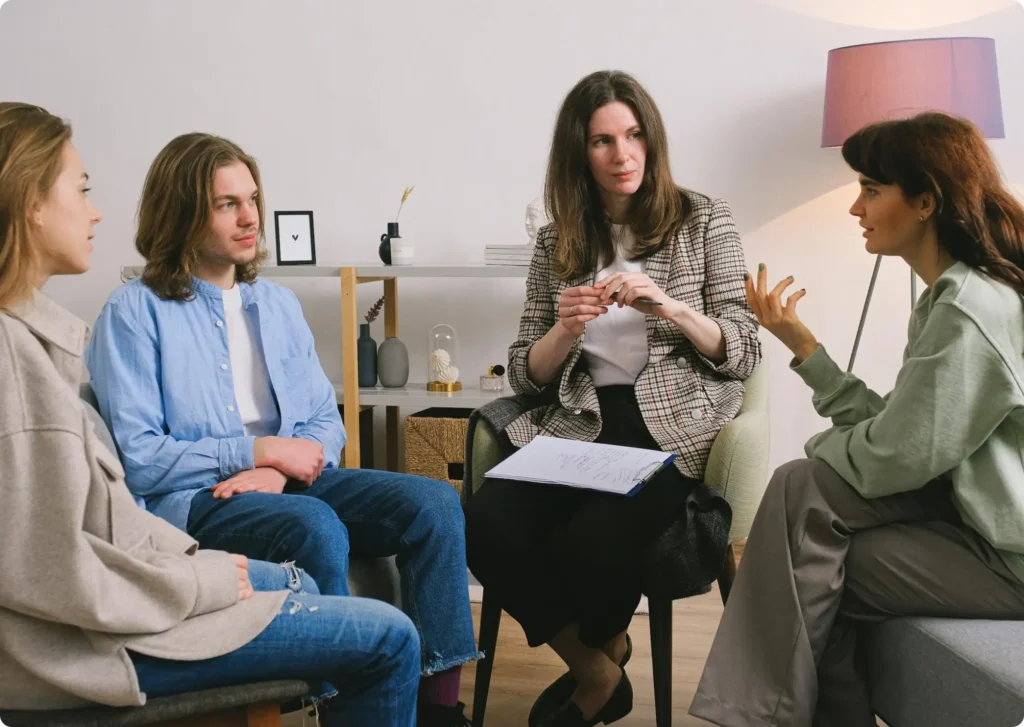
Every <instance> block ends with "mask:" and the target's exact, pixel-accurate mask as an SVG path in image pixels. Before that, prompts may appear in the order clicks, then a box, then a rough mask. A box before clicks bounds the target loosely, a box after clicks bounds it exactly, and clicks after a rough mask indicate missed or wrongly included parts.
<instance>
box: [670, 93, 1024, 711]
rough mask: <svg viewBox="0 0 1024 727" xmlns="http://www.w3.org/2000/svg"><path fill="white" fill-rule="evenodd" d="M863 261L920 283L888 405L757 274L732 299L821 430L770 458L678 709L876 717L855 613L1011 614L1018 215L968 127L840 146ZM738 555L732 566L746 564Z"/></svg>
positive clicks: (925, 119) (879, 129)
mask: <svg viewBox="0 0 1024 727" xmlns="http://www.w3.org/2000/svg"><path fill="white" fill-rule="evenodd" d="M843 157H844V158H845V159H846V161H847V163H848V164H849V165H850V166H851V167H852V168H853V169H854V171H856V172H858V174H859V176H860V185H861V192H860V195H859V196H858V198H857V200H856V202H855V203H854V205H853V207H852V208H851V209H850V213H851V214H853V215H855V216H856V217H858V218H859V219H860V224H861V227H863V228H864V237H865V238H866V240H867V242H866V248H867V251H868V252H870V253H875V254H882V255H892V256H899V257H902V258H903V259H904V260H906V261H907V263H908V264H909V265H910V267H911V268H912V269H913V270H914V272H915V273H916V274H917V275H918V276H919V277H920V278H921V279H922V280H923V281H924V282H925V283H926V284H927V286H928V288H927V290H925V292H924V293H923V294H922V295H921V297H920V299H919V300H918V301H917V304H916V305H915V307H914V311H913V314H912V316H911V319H910V326H909V334H908V344H907V348H906V351H905V353H904V360H903V366H902V368H901V369H900V372H899V374H898V376H897V377H896V385H895V387H894V388H893V390H892V392H891V393H890V394H889V395H888V396H885V397H882V396H879V395H878V394H876V393H874V392H872V391H870V390H869V389H868V388H867V387H866V386H865V385H864V383H863V382H862V381H860V380H859V379H857V378H856V377H854V376H853V375H851V374H848V373H844V372H843V371H842V370H840V369H839V367H838V366H837V365H836V364H835V363H834V362H833V361H832V359H831V358H829V356H828V354H827V353H826V351H825V349H824V348H823V347H822V346H821V345H819V343H818V341H817V340H816V339H815V337H814V336H813V335H812V334H811V332H810V331H809V330H808V329H807V327H806V326H805V325H804V324H803V323H801V322H800V319H799V318H798V317H797V313H796V303H797V301H798V300H799V299H800V298H801V297H803V295H804V291H803V290H801V291H798V292H796V293H793V294H792V295H790V296H789V297H788V299H786V300H785V301H783V299H782V295H783V293H784V292H785V290H786V289H787V288H788V287H789V286H790V285H792V283H793V280H792V279H791V278H787V279H785V280H783V281H781V282H780V283H778V284H777V285H776V286H775V287H774V288H771V289H769V287H768V284H767V271H766V270H765V269H764V266H760V268H759V270H758V274H757V282H756V285H755V283H754V281H753V280H751V279H750V277H749V276H748V277H747V297H748V300H749V301H750V304H751V306H752V307H753V309H754V312H755V314H756V315H757V318H758V320H759V322H760V323H761V325H762V326H764V327H765V328H767V329H768V330H769V331H771V332H772V333H773V334H774V335H775V336H776V337H777V338H778V339H779V340H780V341H782V342H783V343H784V344H785V345H786V346H787V347H788V348H789V349H790V350H791V351H792V352H793V355H794V359H793V362H792V364H791V366H792V368H793V370H794V371H795V372H796V373H797V374H798V375H799V376H800V377H801V378H803V380H804V381H805V382H806V383H807V384H808V386H810V387H811V389H812V390H813V401H814V406H815V408H816V409H817V411H818V413H819V414H820V415H822V416H824V417H830V418H831V419H832V427H831V428H829V429H827V430H825V431H824V432H821V433H820V434H818V435H816V436H814V437H813V438H812V439H811V440H810V441H809V442H808V443H807V445H806V453H807V455H808V457H809V459H804V460H798V461H795V462H791V463H789V464H786V465H784V466H782V467H780V468H779V469H778V470H777V471H776V472H775V475H774V477H773V478H772V481H771V483H770V484H769V486H768V490H767V492H766V493H765V497H764V500H763V501H762V503H761V507H760V509H759V510H758V514H757V518H756V519H755V521H754V525H753V527H752V529H751V533H750V538H749V541H748V547H747V550H746V553H747V555H746V557H745V558H744V563H743V565H742V567H741V568H740V571H739V574H738V577H737V579H736V583H735V585H734V587H733V589H732V592H731V594H730V597H729V603H728V606H727V607H726V609H725V614H724V616H723V618H722V623H721V625H720V627H719V630H718V634H717V636H716V637H715V642H714V645H713V647H712V649H711V654H710V656H709V658H708V662H707V665H706V667H705V670H704V675H703V677H702V680H701V683H700V686H699V688H698V690H697V694H696V696H695V698H694V701H693V704H692V705H691V708H690V712H691V713H692V714H694V715H695V716H698V717H701V718H703V719H705V720H708V721H710V722H713V723H715V724H718V725H724V726H728V727H738V726H740V725H744V726H745V725H776V724H778V725H794V726H796V727H800V726H802V725H811V724H812V723H813V724H816V725H817V724H823V725H851V726H858V727H859V726H860V725H863V726H864V727H869V726H871V727H873V726H874V725H875V716H874V714H873V712H872V709H871V704H870V699H869V696H868V692H867V688H866V681H865V674H864V673H863V665H861V664H859V663H858V662H857V660H855V658H854V656H855V647H856V632H857V628H856V627H857V625H858V624H859V623H864V622H870V621H877V620H881V619H884V618H886V617H890V616H899V615H916V616H947V617H977V618H988V619H999V618H1021V617H1024V461H1022V457H1021V444H1020V443H1021V442H1022V441H1024V388H1022V382H1024V353H1022V352H1024V301H1022V296H1024V208H1022V207H1021V205H1020V203H1019V202H1018V201H1017V200H1016V199H1014V197H1013V196H1012V195H1011V194H1010V193H1009V192H1008V191H1007V190H1006V188H1005V187H1004V186H1003V183H1002V181H1001V180H1000V176H999V173H998V171H997V168H996V165H995V163H994V161H993V159H992V157H991V155H990V153H989V151H988V148H987V147H986V145H985V141H984V140H983V139H982V137H981V135H980V134H979V133H978V131H977V130H976V129H975V128H974V126H973V125H971V124H970V123H969V122H966V121H964V120H962V119H958V118H955V117H950V116H946V115H944V114H938V113H927V114H922V115H919V116H917V117H914V118H912V119H908V120H901V121H892V122H885V123H881V124H877V125H873V126H870V127H867V128H865V129H863V130H861V131H860V132H858V133H857V134H855V135H854V136H852V137H851V138H850V139H849V140H847V141H846V143H845V144H844V145H843ZM748 561H749V562H748Z"/></svg>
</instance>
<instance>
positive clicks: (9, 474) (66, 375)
mask: <svg viewBox="0 0 1024 727" xmlns="http://www.w3.org/2000/svg"><path fill="white" fill-rule="evenodd" d="M87 335H88V327H87V326H86V325H85V324H84V323H83V322H82V321H80V320H78V319H77V318H75V317H74V316H72V315H71V314H70V313H68V312H67V311H65V310H64V309H62V308H61V307H60V306H58V305H57V304H56V303H54V302H53V301H51V300H49V299H48V298H46V297H45V296H44V295H42V294H41V293H36V294H35V295H34V297H33V299H32V300H31V301H29V302H27V303H25V304H23V305H20V306H18V307H17V308H16V309H15V310H12V311H8V312H2V311H0V709H44V708H63V707H75V706H81V705H84V704H87V703H90V702H99V703H102V704H109V705H115V706H126V705H141V704H143V703H144V702H145V695H143V694H141V693H140V691H139V685H138V680H137V679H136V675H135V669H134V667H133V666H132V662H131V659H130V658H129V655H128V650H129V649H130V650H132V651H136V652H139V653H142V654H148V655H151V656H157V657H163V658H170V659H177V660H189V661H191V660H199V659H208V658H213V657H215V656H221V655H223V654H226V653H228V652H231V651H234V650H235V649H238V648H239V647H241V646H243V645H245V644H246V643H248V642H249V641H251V640H252V639H253V638H254V637H255V636H257V635H258V634H259V633H260V632H262V631H263V629H265V628H266V627H267V625H268V624H269V623H270V622H271V621H272V620H273V619H274V617H275V616H276V615H277V614H278V612H279V610H280V607H281V604H282V603H283V602H284V599H285V597H286V595H287V594H286V593H283V592H282V593H258V594H256V595H255V597H253V598H251V599H248V600H246V601H241V602H239V601H238V576H237V572H236V569H235V566H234V564H233V562H232V561H231V559H230V557H229V556H228V555H227V554H226V553H222V552H218V551H202V550H199V551H197V550H196V548H197V543H196V542H195V541H194V540H193V539H192V538H190V537H188V536H187V535H186V534H185V533H183V532H181V531H180V530H178V529H177V528H175V527H174V526H172V525H170V524H168V523H166V522H164V521H163V520H161V519H160V518H158V517H155V516H153V515H151V514H149V513H147V512H145V511H144V510H142V509H141V508H139V507H138V506H137V505H136V504H135V501H134V500H133V499H132V497H131V495H130V494H129V492H128V489H127V487H126V486H125V483H124V471H123V470H122V469H121V464H120V462H119V461H118V458H117V456H116V454H115V453H113V452H111V451H110V450H109V449H107V447H106V446H105V445H104V444H103V443H102V442H101V440H100V439H99V437H98V435H97V433H96V430H95V429H94V424H93V421H94V420H93V418H92V417H91V416H90V415H89V413H88V407H87V405H85V404H84V403H83V402H82V401H81V400H80V399H79V396H78V386H79V381H78V379H79V373H80V371H81V370H82V362H81V356H82V351H83V348H84V346H85V341H86V337H87Z"/></svg>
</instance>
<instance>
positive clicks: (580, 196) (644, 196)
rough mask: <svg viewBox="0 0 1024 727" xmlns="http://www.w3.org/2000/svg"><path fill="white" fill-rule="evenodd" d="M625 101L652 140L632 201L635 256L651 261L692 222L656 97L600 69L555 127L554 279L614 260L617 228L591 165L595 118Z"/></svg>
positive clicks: (575, 93) (549, 201)
mask: <svg viewBox="0 0 1024 727" xmlns="http://www.w3.org/2000/svg"><path fill="white" fill-rule="evenodd" d="M613 101H621V102H622V103H624V104H626V105H627V106H629V107H630V109H632V111H633V114H634V115H635V116H636V118H637V121H639V122H640V130H641V131H642V132H643V134H644V136H645V137H646V140H647V161H646V164H645V168H644V178H643V180H642V181H641V183H640V188H639V189H637V191H636V193H635V194H634V195H633V201H632V204H631V206H630V210H629V218H628V220H627V221H628V223H629V225H630V227H631V228H632V229H633V232H634V234H635V235H636V245H635V249H634V250H632V255H631V257H632V258H633V259H640V258H645V257H650V256H651V255H653V254H654V253H655V252H657V251H658V250H659V249H661V246H662V245H664V244H665V243H666V241H667V240H668V239H669V238H670V237H671V236H672V235H674V234H675V233H676V231H677V230H678V229H679V228H680V227H681V226H682V224H683V223H684V222H685V221H686V219H687V218H688V217H689V215H690V212H691V209H692V207H691V204H690V200H689V197H688V196H687V195H686V192H685V191H684V190H682V189H680V188H679V187H677V186H676V185H675V183H674V182H673V181H672V171H671V169H670V166H669V159H668V135H667V134H666V133H665V124H664V122H663V121H662V120H661V113H660V112H659V111H658V107H657V106H656V105H655V104H654V100H653V99H652V98H651V95H650V94H649V93H648V92H647V90H646V89H644V87H643V86H641V85H640V83H639V82H638V81H637V80H636V79H635V78H633V77H632V76H630V75H628V74H626V73H622V72H621V71H598V72H596V73H591V74H590V75H589V76H586V77H585V78H583V79H582V80H581V81H579V83H577V84H576V86H575V87H573V89H572V90H571V91H570V92H569V94H568V95H567V96H566V97H565V100H564V101H563V102H562V108H561V109H560V110H559V112H558V120H557V121H556V122H555V134H554V138H553V140H552V142H551V155H550V157H549V158H548V169H547V175H546V178H545V181H544V201H545V204H546V206H547V208H548V212H549V213H550V214H551V217H552V219H553V221H554V223H555V229H556V231H557V232H558V246H557V248H556V250H555V275H556V276H557V277H558V278H559V279H560V280H568V279H570V278H573V277H576V276H577V275H582V274H583V273H586V272H589V271H592V270H594V269H595V268H596V266H597V264H598V262H599V261H601V260H611V259H613V258H614V257H615V249H614V246H613V243H612V238H611V228H610V225H609V222H608V219H607V216H606V215H605V213H604V207H603V205H602V203H601V197H600V193H599V190H598V187H597V182H596V181H595V180H594V176H593V174H592V173H591V171H590V164H589V162H588V160H587V144H588V138H589V135H590V117H591V116H593V115H594V112H595V111H597V110H598V109H599V108H601V107H602V106H605V105H606V104H609V103H612V102H613Z"/></svg>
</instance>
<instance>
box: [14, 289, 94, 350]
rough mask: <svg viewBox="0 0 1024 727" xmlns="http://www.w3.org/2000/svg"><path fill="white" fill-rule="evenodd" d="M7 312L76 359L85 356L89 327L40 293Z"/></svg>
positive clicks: (38, 335)
mask: <svg viewBox="0 0 1024 727" xmlns="http://www.w3.org/2000/svg"><path fill="white" fill-rule="evenodd" d="M7 311H8V313H10V314H11V316H13V317H14V318H17V319H18V320H19V321H21V322H22V323H24V324H25V325H26V326H28V328H29V330H31V331H32V332H33V333H34V334H35V335H36V336H37V337H39V338H41V339H43V340H44V341H46V342H47V343H50V344H52V345H54V346H56V347H57V348H59V349H61V350H62V351H64V352H66V353H69V354H71V355H72V356H76V357H81V355H82V352H83V351H85V342H86V340H88V338H89V333H90V330H91V328H90V327H89V325H88V324H87V323H86V322H85V321H83V320H81V319H80V318H78V317H77V316H75V315H74V314H72V313H69V312H68V311H66V310H64V309H63V308H62V307H61V306H59V305H58V304H57V303H55V302H54V301H53V300H52V299H50V298H49V297H47V296H46V295H44V294H43V293H41V292H40V291H38V290H34V291H33V292H32V297H31V298H27V299H26V300H24V301H22V302H20V303H17V304H15V305H12V306H10V307H9V308H8V309H7Z"/></svg>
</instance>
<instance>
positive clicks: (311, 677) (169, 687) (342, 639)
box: [131, 560, 420, 727]
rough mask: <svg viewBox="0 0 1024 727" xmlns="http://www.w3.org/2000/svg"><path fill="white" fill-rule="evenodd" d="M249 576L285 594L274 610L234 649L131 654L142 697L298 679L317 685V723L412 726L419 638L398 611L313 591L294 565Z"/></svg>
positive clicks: (257, 569) (254, 565)
mask: <svg viewBox="0 0 1024 727" xmlns="http://www.w3.org/2000/svg"><path fill="white" fill-rule="evenodd" d="M249 580H250V581H251V582H252V585H253V588H255V589H256V590H258V591H283V590H290V591H291V595H289V596H288V598H287V600H285V602H284V605H283V606H282V607H281V613H279V614H278V615H277V617H276V618H275V619H274V620H273V621H271V623H270V625H269V626H267V628H266V629H264V630H263V632H262V633H261V634H260V635H259V636H257V637H256V638H255V639H253V640H252V641H250V642H249V643H248V644H246V645H245V646H243V647H242V648H241V649H238V650H237V651H233V652H231V653H229V654H225V655H224V656H218V657H216V658H214V659H205V660H203V661H169V660H166V659H157V658H154V657H150V656H143V655H141V654H136V653H132V654H131V657H132V662H133V663H134V664H135V672H136V674H137V675H138V678H139V688H140V689H141V690H142V691H143V692H145V693H146V695H147V696H149V697H160V696H164V695H168V694H179V693H181V692H188V691H193V690H197V689H211V688H216V687H226V686H231V685H235V684H246V683H252V682H258V681H269V680H276V679H304V680H306V681H309V682H312V683H314V684H316V685H318V689H317V691H318V696H317V697H316V698H315V700H314V701H315V702H316V703H317V708H318V712H319V714H320V719H321V724H323V725H324V727H339V726H341V725H345V727H413V725H415V723H416V691H417V688H418V686H419V670H420V649H419V638H418V637H417V635H416V629H415V628H414V627H413V625H412V623H411V622H410V621H409V619H408V618H407V617H406V616H405V615H404V614H403V613H402V612H401V611H399V610H398V609H397V608H394V607H393V606H390V605H388V604H386V603H384V602H382V601H374V600H371V599H366V598H351V597H350V598H338V597H333V596H320V595H317V589H316V584H315V583H314V582H313V581H312V579H311V578H309V576H306V575H305V574H303V573H301V572H300V571H298V570H296V569H295V568H294V567H288V566H279V565H272V564H270V563H264V562H260V561H255V560H254V561H250V562H249ZM321 685H322V686H321Z"/></svg>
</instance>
